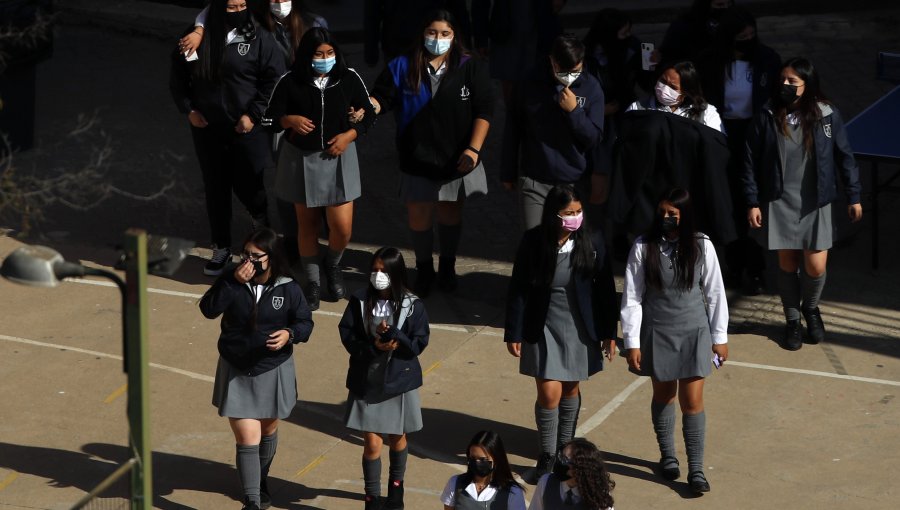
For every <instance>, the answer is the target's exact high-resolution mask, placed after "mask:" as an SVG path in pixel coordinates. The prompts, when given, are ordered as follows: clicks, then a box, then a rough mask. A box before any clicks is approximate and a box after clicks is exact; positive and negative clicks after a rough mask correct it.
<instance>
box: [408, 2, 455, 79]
mask: <svg viewBox="0 0 900 510" xmlns="http://www.w3.org/2000/svg"><path fill="white" fill-rule="evenodd" d="M435 21H443V22H445V23H447V24H448V25H450V28H451V29H452V30H453V42H452V43H450V49H449V50H447V56H446V57H445V58H446V60H445V63H446V66H447V72H452V71H453V70H454V69H456V68H457V67H459V63H460V61H461V59H462V57H463V55H468V54H469V52H468V50H467V49H466V47H465V45H464V44H463V36H462V34H461V33H460V32H459V28H458V25H457V24H456V18H455V17H454V16H453V14H451V13H450V11H448V10H446V9H437V10H435V11H432V12H431V13H429V14H428V16H426V17H425V21H424V23H422V29H421V30H419V35H418V36H417V37H416V39H415V43H413V46H412V47H411V48H410V49H409V53H408V54H407V57H408V58H409V70H408V71H407V73H406V84H407V86H409V88H410V89H411V90H412V91H413V92H415V93H418V92H419V87H421V86H422V79H423V78H424V77H425V76H426V75H427V72H428V71H427V66H428V62H429V61H430V60H431V57H432V55H431V54H430V53H428V52H427V51H426V50H425V29H426V28H428V27H429V26H430V25H431V24H432V23H434V22H435Z"/></svg>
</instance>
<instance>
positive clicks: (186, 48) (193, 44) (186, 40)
mask: <svg viewBox="0 0 900 510" xmlns="http://www.w3.org/2000/svg"><path fill="white" fill-rule="evenodd" d="M202 39H203V27H194V31H193V32H191V33H190V34H188V35H186V36H184V37H182V38H181V39H180V40H179V41H178V51H180V52H181V54H182V55H184V56H185V57H190V56H191V55H193V54H194V53H195V52H196V51H197V48H199V47H200V41H201V40H202Z"/></svg>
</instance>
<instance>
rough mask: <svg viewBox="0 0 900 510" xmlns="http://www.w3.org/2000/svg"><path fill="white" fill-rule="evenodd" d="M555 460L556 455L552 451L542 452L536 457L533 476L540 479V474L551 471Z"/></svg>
mask: <svg viewBox="0 0 900 510" xmlns="http://www.w3.org/2000/svg"><path fill="white" fill-rule="evenodd" d="M555 461H556V455H554V454H552V453H542V454H541V456H540V458H538V461H537V465H536V466H535V468H534V470H535V478H536V479H540V478H541V477H542V476H544V475H546V474H547V473H549V472H550V471H552V470H553V463H554V462H555Z"/></svg>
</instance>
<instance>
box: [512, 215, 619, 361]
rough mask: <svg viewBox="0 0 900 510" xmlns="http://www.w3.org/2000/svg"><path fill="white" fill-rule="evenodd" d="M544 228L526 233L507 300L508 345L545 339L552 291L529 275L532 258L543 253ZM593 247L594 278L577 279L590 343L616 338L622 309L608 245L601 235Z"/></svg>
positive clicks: (578, 298)
mask: <svg viewBox="0 0 900 510" xmlns="http://www.w3.org/2000/svg"><path fill="white" fill-rule="evenodd" d="M541 241H542V240H541V227H540V226H538V227H535V228H532V229H531V230H528V231H527V232H525V235H524V236H523V237H522V242H521V244H519V251H518V252H517V253H516V262H515V265H513V273H512V278H511V280H510V282H509V292H508V295H507V300H506V324H505V332H504V335H503V339H504V341H506V342H527V343H538V342H543V341H544V340H545V339H544V323H546V322H547V309H548V308H549V307H550V287H549V286H537V285H534V284H532V283H531V280H532V275H531V274H529V273H528V271H529V268H530V267H531V265H532V264H531V258H532V257H534V256H535V254H537V253H539V251H540V244H541ZM591 243H592V244H593V246H594V273H593V275H592V277H584V276H582V275H579V274H576V275H575V300H576V301H577V302H578V309H579V311H580V312H581V317H582V318H583V320H584V325H585V328H586V329H587V331H588V334H589V335H590V336H591V340H594V341H601V340H605V339H610V338H616V322H617V321H618V318H619V306H618V304H617V303H616V284H615V281H614V280H613V274H612V266H611V264H610V259H609V257H608V256H607V252H606V245H605V243H604V242H603V236H602V234H601V233H600V232H594V233H593V234H592V235H591Z"/></svg>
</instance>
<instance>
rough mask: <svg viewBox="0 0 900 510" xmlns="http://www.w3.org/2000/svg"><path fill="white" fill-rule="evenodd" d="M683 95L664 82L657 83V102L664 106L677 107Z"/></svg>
mask: <svg viewBox="0 0 900 510" xmlns="http://www.w3.org/2000/svg"><path fill="white" fill-rule="evenodd" d="M679 97H681V94H679V93H678V91H677V90H675V89H673V88H672V87H670V86H668V85H666V84H665V83H663V82H662V81H658V82H656V101H657V102H658V103H659V104H661V105H663V106H675V105H676V104H678V98H679Z"/></svg>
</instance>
